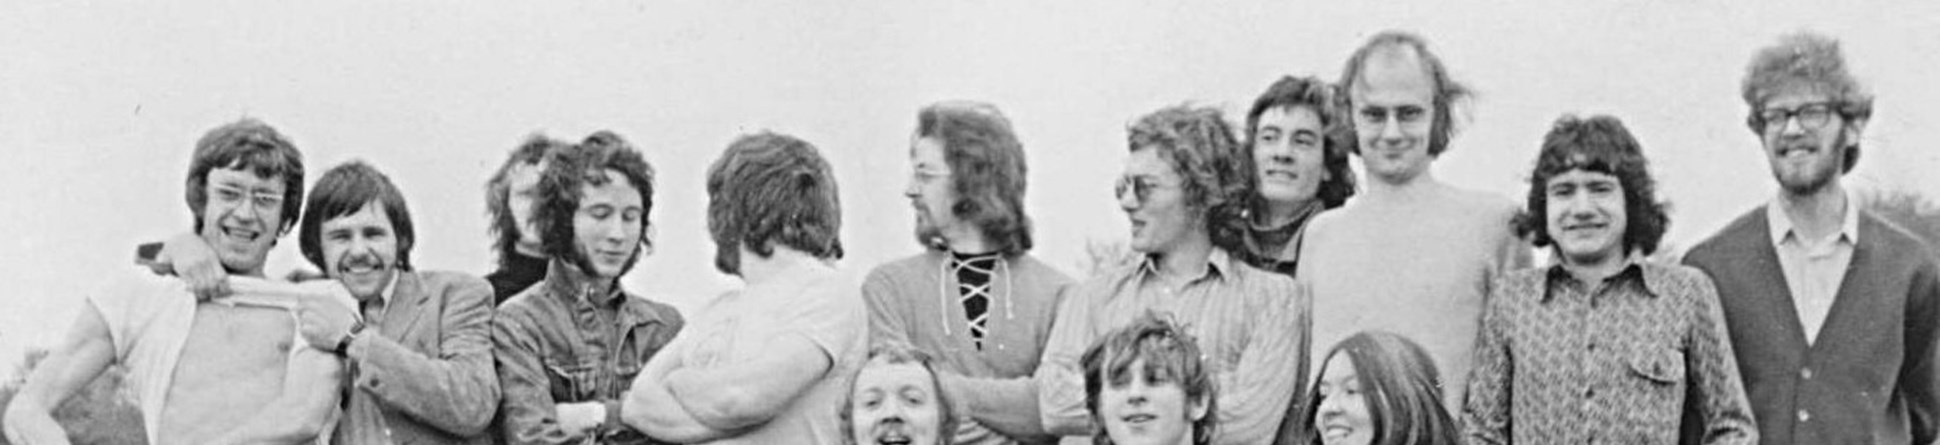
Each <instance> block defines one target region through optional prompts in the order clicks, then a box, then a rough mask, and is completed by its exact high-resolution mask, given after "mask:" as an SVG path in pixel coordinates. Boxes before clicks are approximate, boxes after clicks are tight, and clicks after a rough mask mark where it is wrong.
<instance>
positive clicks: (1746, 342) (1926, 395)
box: [1685, 33, 1940, 445]
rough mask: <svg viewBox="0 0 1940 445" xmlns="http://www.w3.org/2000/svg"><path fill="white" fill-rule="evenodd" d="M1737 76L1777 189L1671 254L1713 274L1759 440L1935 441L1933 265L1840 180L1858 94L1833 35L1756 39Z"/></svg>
mask: <svg viewBox="0 0 1940 445" xmlns="http://www.w3.org/2000/svg"><path fill="white" fill-rule="evenodd" d="M1742 88H1743V95H1744V100H1745V104H1746V105H1748V106H1750V107H1751V113H1750V115H1749V116H1748V118H1747V119H1746V124H1748V125H1749V126H1750V128H1751V131H1752V133H1753V134H1756V135H1757V136H1758V139H1759V142H1760V143H1762V145H1763V146H1764V152H1765V160H1766V162H1767V163H1769V164H1770V166H1771V170H1772V176H1773V177H1775V178H1776V179H1778V184H1779V189H1778V194H1777V196H1776V197H1774V198H1773V199H1772V201H1771V202H1770V203H1767V204H1765V205H1763V206H1760V207H1759V208H1756V209H1753V210H1751V211H1750V212H1748V213H1746V214H1745V215H1744V216H1741V217H1739V218H1738V219H1736V220H1734V221H1732V222H1731V223H1730V224H1729V225H1727V226H1725V228H1724V229H1723V230H1721V231H1719V232H1718V233H1717V234H1716V235H1713V236H1712V237H1711V238H1709V239H1707V240H1705V241H1704V242H1702V243H1700V244H1698V245H1697V246H1695V247H1693V248H1691V251H1690V253H1689V254H1687V255H1686V256H1685V262H1686V263H1688V264H1690V265H1692V266H1695V267H1697V268H1698V269H1701V270H1704V271H1705V272H1706V273H1708V274H1710V275H1711V277H1712V279H1713V280H1714V281H1716V282H1717V286H1718V297H1719V298H1720V300H1721V301H1722V303H1723V307H1724V314H1725V323H1726V326H1727V327H1728V328H1729V330H1730V333H1731V342H1732V344H1733V347H1734V349H1735V350H1736V352H1737V357H1738V365H1739V370H1740V373H1742V374H1743V376H1744V383H1745V392H1746V394H1748V395H1749V396H1750V398H1751V405H1752V409H1753V415H1754V417H1755V418H1756V419H1758V433H1759V434H1758V435H1759V437H1760V438H1762V439H1764V443H1766V444H1779V445H1786V444H1794V443H1799V444H1818V443H1881V444H1904V443H1920V444H1924V443H1933V442H1934V440H1935V439H1936V437H1940V431H1936V428H1937V427H1940V426H1937V425H1936V422H1940V419H1937V418H1936V416H1940V378H1936V377H1937V376H1936V373H1937V372H1940V369H1936V367H1935V363H1934V354H1935V348H1936V347H1940V338H1936V337H1940V332H1937V331H1936V326H1940V325H1937V323H1940V267H1936V266H1935V261H1934V258H1933V257H1932V256H1930V255H1928V254H1927V253H1926V252H1928V250H1926V249H1925V247H1923V245H1922V243H1921V242H1920V241H1918V239H1917V238H1914V237H1913V236H1912V235H1910V234H1908V233H1907V232H1906V231H1905V230H1902V229H1900V228H1898V227H1896V226H1894V225H1892V224H1890V223H1887V222H1885V221H1884V220H1881V219H1879V218H1878V217H1877V216H1875V215H1872V214H1871V213H1869V212H1867V211H1865V210H1863V209H1862V208H1861V207H1860V206H1859V205H1858V203H1857V202H1856V198H1854V197H1853V196H1851V195H1849V194H1847V193H1846V190H1845V188H1844V186H1843V185H1842V184H1841V181H1840V178H1841V177H1842V176H1844V175H1845V174H1846V172H1849V171H1852V168H1853V166H1854V165H1855V164H1856V163H1857V162H1858V160H1859V153H1860V151H1859V140H1860V131H1861V130H1863V129H1864V128H1865V126H1866V121H1867V120H1868V118H1870V117H1871V116H1872V102H1873V98H1872V96H1871V95H1870V94H1869V93H1867V92H1865V91H1864V88H1863V87H1862V86H1861V85H1860V84H1859V82H1858V81H1856V80H1855V79H1853V77H1852V74H1850V73H1849V72H1847V71H1846V66H1845V59H1844V56H1842V55H1841V54H1840V51H1839V43H1838V42H1837V41H1835V40H1833V39H1831V38H1828V37H1825V36H1822V35H1818V34H1813V33H1797V34H1792V35H1787V36H1785V37H1783V38H1781V39H1780V41H1779V43H1778V44H1777V45H1774V46H1771V47H1767V48H1765V49H1763V50H1760V51H1759V52H1758V54H1757V55H1756V56H1755V57H1754V58H1753V59H1752V62H1751V64H1750V66H1749V67H1748V68H1747V70H1746V74H1745V79H1744V83H1743V87H1742Z"/></svg>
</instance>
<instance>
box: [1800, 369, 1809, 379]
mask: <svg viewBox="0 0 1940 445" xmlns="http://www.w3.org/2000/svg"><path fill="white" fill-rule="evenodd" d="M1799 377H1800V378H1803V379H1806V380H1812V368H1805V369H1800V370H1799Z"/></svg>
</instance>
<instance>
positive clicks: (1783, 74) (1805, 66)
mask: <svg viewBox="0 0 1940 445" xmlns="http://www.w3.org/2000/svg"><path fill="white" fill-rule="evenodd" d="M1799 87H1803V88H1811V89H1813V90H1816V91H1820V92H1823V93H1825V94H1826V95H1827V96H1828V97H1829V98H1830V99H1831V103H1832V109H1833V110H1834V111H1836V112H1837V113H1838V114H1839V117H1840V118H1841V119H1844V120H1845V121H1847V122H1852V121H1865V120H1867V119H1871V118H1872V116H1873V95H1872V93H1869V92H1867V91H1866V88H1865V86H1863V85H1860V84H1859V80H1858V79H1855V78H1853V76H1852V73H1851V72H1849V71H1847V69H1846V57H1845V55H1844V54H1843V53H1842V52H1841V51H1840V50H1839V41H1838V40H1834V39H1832V38H1831V37H1826V36H1823V35H1820V34H1817V33H1814V32H1811V31H1798V32H1794V33H1791V34H1786V35H1785V36H1784V37H1780V38H1779V41H1778V44H1775V45H1772V46H1768V47H1765V48H1764V49H1760V50H1759V51H1758V54H1757V55H1755V56H1753V57H1752V59H1751V64H1750V65H1748V66H1746V68H1745V79H1744V82H1743V84H1742V86H1741V87H1740V91H1741V93H1742V95H1743V97H1744V100H1745V105H1746V106H1749V107H1750V108H1751V111H1750V113H1748V114H1747V115H1746V116H1745V125H1746V126H1747V127H1749V128H1751V132H1752V133H1756V134H1759V135H1763V134H1765V124H1767V122H1765V121H1764V119H1762V118H1760V117H1759V114H1760V113H1759V112H1760V111H1764V108H1765V101H1768V100H1771V98H1772V97H1773V96H1776V95H1778V94H1779V93H1782V92H1784V91H1785V90H1787V89H1789V88H1799ZM1848 144H1849V145H1848V147H1846V148H1849V150H1846V151H1847V153H1846V157H1845V159H1844V160H1843V165H1841V168H1842V170H1841V171H1842V172H1851V171H1852V168H1853V167H1854V166H1856V165H1858V164H1859V141H1857V140H1852V141H1848Z"/></svg>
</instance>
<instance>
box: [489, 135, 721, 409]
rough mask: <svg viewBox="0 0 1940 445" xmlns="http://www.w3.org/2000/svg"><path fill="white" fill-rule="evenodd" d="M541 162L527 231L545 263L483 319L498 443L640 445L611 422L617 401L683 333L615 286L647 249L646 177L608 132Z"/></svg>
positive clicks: (659, 307)
mask: <svg viewBox="0 0 1940 445" xmlns="http://www.w3.org/2000/svg"><path fill="white" fill-rule="evenodd" d="M544 162H546V163H547V164H548V165H549V166H550V168H547V169H545V170H544V173H543V175H542V177H541V178H540V180H539V183H538V184H539V185H538V187H539V188H538V194H537V196H536V201H535V202H536V203H537V204H536V205H535V207H534V208H533V211H532V220H533V225H532V226H533V227H532V228H533V229H535V230H537V231H538V233H539V237H540V239H541V241H542V243H543V248H544V250H545V253H546V255H547V256H548V257H549V260H548V261H549V264H548V265H547V269H546V277H545V280H543V281H540V282H539V283H537V284H534V285H533V286H532V287H530V288H527V289H526V290H524V291H521V292H519V293H518V295H516V296H514V297H512V298H511V299H510V300H506V302H505V304H504V305H501V306H500V307H499V314H498V316H497V317H496V318H493V319H492V340H493V343H494V344H495V345H496V348H495V350H496V352H497V360H498V375H499V383H500V384H501V386H502V389H503V393H504V397H503V400H502V401H501V402H500V404H499V407H500V408H499V421H500V422H501V423H502V425H501V427H502V432H503V433H504V439H505V440H506V441H507V442H509V443H513V444H557V443H586V442H597V443H643V442H646V441H647V440H648V439H647V438H646V437H645V436H644V435H642V434H641V433H640V432H639V431H635V430H633V429H631V428H627V427H626V426H625V425H621V424H620V415H621V412H620V401H621V400H622V399H621V396H622V395H623V394H625V392H626V390H627V386H628V382H632V381H633V378H634V376H635V375H637V374H639V373H640V369H641V367H642V366H643V365H644V364H646V363H647V359H649V358H652V357H653V356H654V355H655V354H656V353H658V352H659V351H660V349H661V348H662V347H663V346H665V345H666V344H667V342H669V341H671V340H672V339H673V337H674V334H675V333H676V332H678V331H679V330H680V328H681V326H682V325H683V324H684V321H683V319H682V318H681V316H680V314H679V313H678V312H676V311H675V310H674V308H673V307H672V306H668V305H666V304H664V303H660V302H655V301H650V300H647V299H645V298H642V297H640V296H638V295H634V294H632V293H628V292H626V291H625V290H623V289H621V288H620V277H621V276H623V275H626V273H627V271H629V270H632V268H633V265H634V263H635V262H636V261H638V260H639V259H640V255H641V253H642V252H643V251H644V248H645V246H646V244H647V243H648V242H649V240H648V239H647V238H646V233H647V224H648V222H647V215H648V212H649V211H651V210H652V209H653V170H652V167H651V166H649V165H648V164H647V161H646V160H645V159H643V158H641V156H640V153H639V152H637V151H634V149H633V147H631V146H628V145H627V143H626V142H625V141H623V140H621V139H620V138H619V136H616V135H614V134H612V133H607V132H600V133H596V134H594V135H593V136H591V137H588V138H587V139H586V141H585V142H583V143H581V144H580V145H578V146H574V147H571V148H563V149H557V150H552V151H551V152H549V153H547V155H546V159H545V161H544Z"/></svg>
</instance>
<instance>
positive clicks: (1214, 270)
mask: <svg viewBox="0 0 1940 445" xmlns="http://www.w3.org/2000/svg"><path fill="white" fill-rule="evenodd" d="M1158 259H1159V257H1158V256H1156V255H1150V254H1147V255H1142V256H1140V258H1139V264H1138V276H1140V277H1146V276H1152V275H1156V274H1158V272H1159V264H1158V262H1159V261H1158ZM1232 267H1233V257H1232V255H1229V254H1227V253H1226V249H1221V248H1218V247H1214V248H1213V249H1212V252H1211V253H1210V254H1207V255H1206V275H1202V276H1199V277H1194V278H1193V279H1192V281H1199V280H1200V279H1204V278H1207V277H1209V276H1210V277H1213V278H1221V279H1224V278H1225V277H1226V276H1227V275H1229V272H1231V271H1232Z"/></svg>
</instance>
